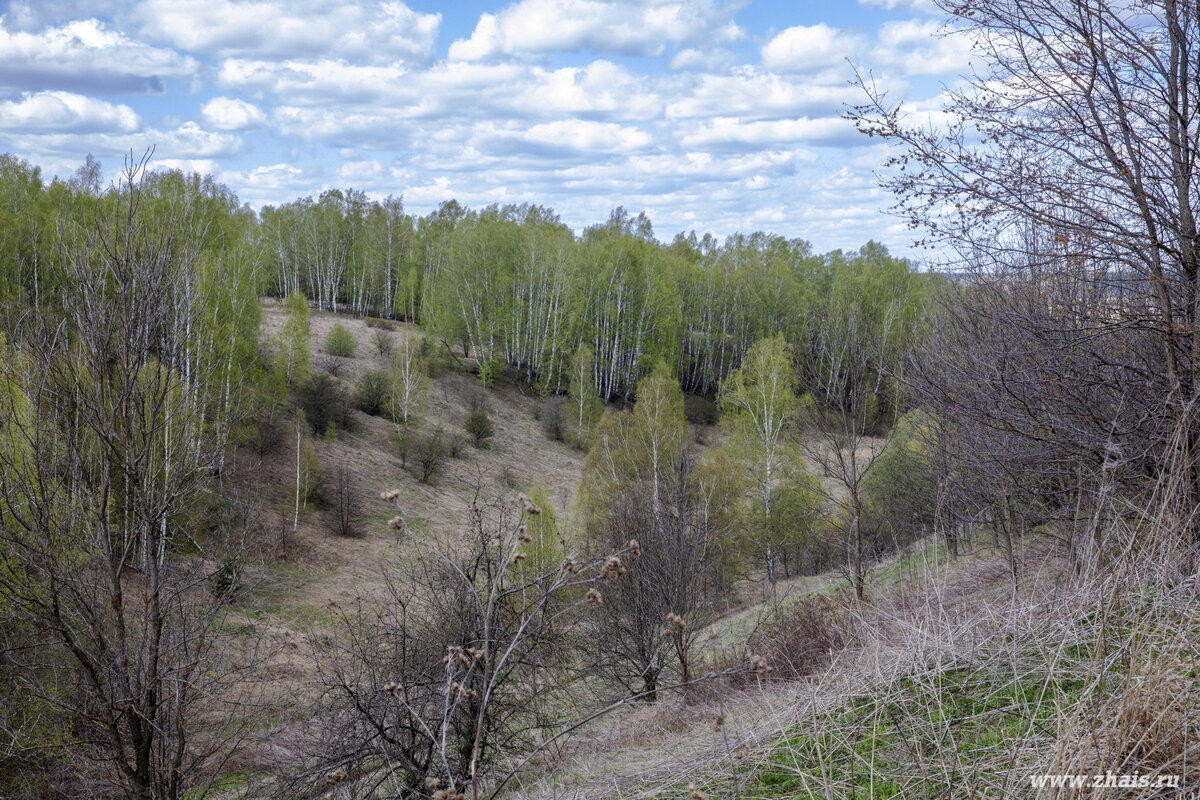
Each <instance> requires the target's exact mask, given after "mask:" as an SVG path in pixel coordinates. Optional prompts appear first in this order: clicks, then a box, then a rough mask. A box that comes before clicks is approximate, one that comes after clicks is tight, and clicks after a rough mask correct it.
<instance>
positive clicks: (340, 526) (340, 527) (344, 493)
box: [330, 464, 362, 536]
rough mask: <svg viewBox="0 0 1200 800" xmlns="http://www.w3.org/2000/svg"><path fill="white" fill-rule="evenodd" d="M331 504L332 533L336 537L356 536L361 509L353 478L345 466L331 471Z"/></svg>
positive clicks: (358, 529) (360, 518)
mask: <svg viewBox="0 0 1200 800" xmlns="http://www.w3.org/2000/svg"><path fill="white" fill-rule="evenodd" d="M331 488H332V494H333V498H332V502H331V503H330V512H331V513H332V515H333V531H334V533H336V534H337V535H338V536H358V535H359V534H360V533H361V532H362V530H361V526H360V523H361V521H362V507H361V504H360V503H359V498H358V494H357V493H356V492H355V488H354V477H353V475H352V474H351V472H350V468H349V467H347V466H346V465H345V464H342V465H340V466H339V467H338V468H337V469H335V470H334V471H333V486H332V487H331Z"/></svg>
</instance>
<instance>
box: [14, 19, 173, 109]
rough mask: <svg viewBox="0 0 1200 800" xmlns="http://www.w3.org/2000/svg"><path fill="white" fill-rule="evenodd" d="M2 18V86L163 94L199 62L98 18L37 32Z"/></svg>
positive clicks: (111, 92) (110, 92)
mask: <svg viewBox="0 0 1200 800" xmlns="http://www.w3.org/2000/svg"><path fill="white" fill-rule="evenodd" d="M7 22H8V18H7V17H0V86H7V87H9V88H13V89H31V90H37V89H42V90H44V89H74V90H79V91H96V92H104V93H109V94H158V93H161V92H163V91H164V89H165V83H164V80H163V79H164V78H178V77H184V76H188V75H191V74H192V73H193V72H194V70H195V69H196V62H195V61H194V60H193V59H191V58H188V57H187V56H183V55H180V54H179V53H176V52H175V51H173V50H170V49H166V48H159V47H151V46H149V45H147V44H144V43H142V42H138V41H133V40H131V39H129V38H128V37H127V36H126V35H125V34H124V33H121V32H119V31H113V30H109V29H108V28H107V26H106V25H105V24H104V23H102V22H99V21H98V20H95V19H84V20H76V21H72V22H68V23H66V24H65V25H62V26H60V27H52V28H47V29H45V30H42V31H38V32H19V31H16V32H14V31H11V30H8V29H6V27H5V25H6V24H7Z"/></svg>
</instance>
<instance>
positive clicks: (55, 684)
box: [0, 159, 248, 800]
mask: <svg viewBox="0 0 1200 800" xmlns="http://www.w3.org/2000/svg"><path fill="white" fill-rule="evenodd" d="M145 169H146V159H143V160H141V161H136V162H135V161H133V160H130V161H128V162H127V163H126V169H125V172H124V173H123V174H122V176H121V180H120V185H119V186H118V187H116V188H114V189H113V190H111V191H110V192H109V193H108V194H106V195H105V196H103V197H102V198H99V199H98V200H97V201H96V203H95V205H94V208H93V209H92V212H94V213H89V214H88V215H83V216H81V218H75V217H73V216H71V215H70V214H69V213H68V212H64V217H63V218H62V220H61V224H60V237H61V240H60V246H59V252H58V263H57V264H56V265H55V267H56V268H57V269H58V270H60V271H61V277H62V280H61V281H60V282H59V286H60V291H61V294H60V295H59V296H58V297H57V298H56V299H55V300H56V302H55V303H54V304H48V305H45V306H43V307H41V308H38V309H34V310H32V311H31V312H30V313H27V314H26V315H24V316H23V317H21V318H19V319H18V321H17V324H16V325H15V327H14V329H13V330H11V331H10V337H9V342H10V343H11V344H10V345H9V348H10V349H9V350H8V352H7V353H6V357H5V358H0V386H3V387H4V390H3V391H0V403H2V404H3V405H2V407H0V420H2V421H3V423H2V427H0V608H3V610H4V611H3V613H4V614H5V616H8V617H11V618H12V619H13V620H15V621H16V622H17V623H18V624H21V625H26V626H28V627H30V628H31V629H34V630H37V631H38V634H39V635H38V639H37V642H36V645H35V647H34V648H33V649H32V650H31V654H32V656H33V657H34V659H35V660H40V663H41V664H43V665H44V664H47V663H53V664H58V665H60V667H61V668H63V669H65V670H66V671H67V674H68V675H69V678H68V679H67V680H60V676H59V675H58V674H57V670H51V671H49V672H47V671H46V670H44V669H24V670H20V671H17V672H16V673H15V674H14V675H12V676H11V679H12V680H14V681H16V682H18V683H19V684H20V686H21V687H22V690H23V691H24V692H25V693H26V694H27V696H29V697H35V698H38V699H39V700H40V701H41V702H43V703H45V704H47V705H48V706H49V707H53V708H57V709H60V710H61V711H62V712H63V713H64V714H66V715H68V717H69V718H70V721H71V725H72V729H73V731H74V732H75V733H74V735H73V736H72V737H70V739H69V741H68V743H67V744H66V745H65V746H66V749H67V750H68V751H69V752H71V753H72V755H73V756H74V757H73V759H72V769H75V770H78V771H81V772H82V770H84V769H86V768H85V767H84V766H83V765H84V764H94V765H97V767H96V771H95V772H91V773H89V775H88V779H89V780H98V781H100V785H102V786H103V787H104V788H102V789H98V791H101V792H104V793H111V794H117V795H120V796H124V797H129V798H137V799H138V800H149V799H150V798H154V800H159V799H160V798H161V799H163V800H177V798H179V797H180V796H181V795H182V794H183V792H184V791H185V790H186V789H188V788H189V787H190V786H192V785H195V784H196V783H197V782H199V783H201V784H203V781H204V778H203V776H204V775H211V774H212V773H211V772H210V771H208V770H211V768H212V767H213V766H214V765H215V764H218V763H219V762H220V759H221V758H222V757H223V755H225V754H227V753H228V751H229V749H230V747H231V746H232V742H231V741H230V739H229V738H227V736H226V733H228V731H226V732H224V733H222V734H214V733H212V731H213V730H214V727H213V726H214V725H216V724H217V722H218V720H219V718H220V711H221V709H220V707H219V703H220V700H221V694H222V692H223V690H224V689H225V688H226V687H227V686H228V684H229V683H230V682H231V681H232V680H234V679H235V678H237V677H240V676H241V674H242V673H241V672H240V669H239V668H235V667H234V666H233V665H231V664H222V663H221V662H220V660H219V655H218V653H217V652H216V650H215V649H214V642H215V639H216V633H215V623H216V622H217V621H218V620H219V618H220V616H221V614H222V611H223V609H224V608H225V607H226V606H227V605H228V603H229V601H230V598H231V589H230V587H231V586H232V583H231V582H229V581H214V580H213V579H214V577H215V576H216V575H217V574H218V573H219V572H220V571H221V570H222V568H225V569H228V566H229V564H231V563H236V560H237V559H238V557H239V556H240V554H241V552H242V549H243V548H244V547H245V545H246V544H247V542H248V533H247V531H248V528H247V527H246V526H245V525H241V524H225V523H222V522H221V521H220V520H219V519H218V518H217V516H216V514H215V513H213V510H212V509H210V508H208V506H207V502H208V500H207V498H208V497H209V494H208V492H207V489H208V482H209V480H210V477H211V476H212V475H213V473H214V471H215V470H216V469H217V468H218V465H219V464H220V463H221V459H222V454H223V453H224V450H225V446H226V436H227V433H228V430H229V423H230V421H231V420H230V419H229V416H230V415H232V414H233V413H234V410H233V407H232V406H231V405H230V404H229V403H228V402H225V401H224V400H223V398H226V397H227V396H228V392H227V391H226V390H225V387H226V385H227V383H228V370H229V369H230V362H229V361H227V360H226V359H225V358H224V357H221V356H220V353H221V352H222V348H221V346H220V344H221V343H223V341H224V340H227V339H228V337H229V335H230V333H229V331H228V330H225V329H222V328H221V327H220V324H219V323H214V321H213V320H214V316H213V315H211V314H210V313H209V312H211V311H212V309H211V308H207V307H206V302H207V299H208V295H207V292H208V291H210V290H211V288H212V287H213V284H212V283H211V282H206V281H205V280H203V279H202V278H201V275H202V271H201V270H200V269H199V268H198V259H199V258H200V245H201V242H202V239H203V236H204V230H203V227H202V223H201V221H200V220H199V219H198V218H197V217H195V216H193V214H194V207H193V206H192V204H189V203H187V202H186V201H185V198H183V197H177V198H173V199H172V198H162V197H159V198H155V200H154V203H153V204H151V203H150V201H148V200H147V199H146V195H145V194H144V191H143V189H144V187H145V182H146V180H147V176H146V173H145ZM213 279H215V280H218V281H219V280H221V279H222V278H221V271H220V269H218V270H217V271H216V272H215V275H214V273H212V272H210V281H211V280H213ZM216 319H219V316H218V317H216ZM195 515H202V516H204V517H206V518H207V520H206V521H207V523H208V524H206V525H205V526H204V527H205V528H206V529H208V530H206V531H205V532H204V533H201V531H200V528H199V526H195V525H192V524H191V523H190V522H189V520H191V519H195V518H196V517H195ZM185 548H186V549H187V551H188V554H186V555H185V553H184V550H185ZM236 727H237V726H234V728H231V729H230V730H236ZM202 731H206V733H202ZM230 736H233V738H236V735H234V734H230Z"/></svg>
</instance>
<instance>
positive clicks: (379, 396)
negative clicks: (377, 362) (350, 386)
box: [354, 369, 391, 417]
mask: <svg viewBox="0 0 1200 800" xmlns="http://www.w3.org/2000/svg"><path fill="white" fill-rule="evenodd" d="M390 394H391V385H390V382H389V381H388V376H387V373H386V372H383V371H381V370H376V369H370V370H367V371H366V372H364V373H363V374H362V377H360V378H359V379H358V386H357V387H356V388H355V390H354V404H355V405H356V406H358V408H359V409H360V410H361V411H363V412H364V413H367V414H370V415H371V416H373V417H378V416H380V415H381V414H382V413H383V411H384V409H385V408H386V407H387V403H388V399H389V396H390Z"/></svg>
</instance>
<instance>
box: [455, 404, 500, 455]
mask: <svg viewBox="0 0 1200 800" xmlns="http://www.w3.org/2000/svg"><path fill="white" fill-rule="evenodd" d="M463 427H465V428H466V429H467V433H469V434H471V439H472V441H473V443H474V445H475V446H476V447H488V442H487V440H488V439H490V438H492V436H493V434H495V433H496V428H495V426H494V425H492V420H491V419H490V418H489V417H488V413H487V411H485V410H483V409H482V408H481V409H479V410H477V411H472V412H471V413H470V414H468V415H467V421H466V422H465V423H464V424H463Z"/></svg>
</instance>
